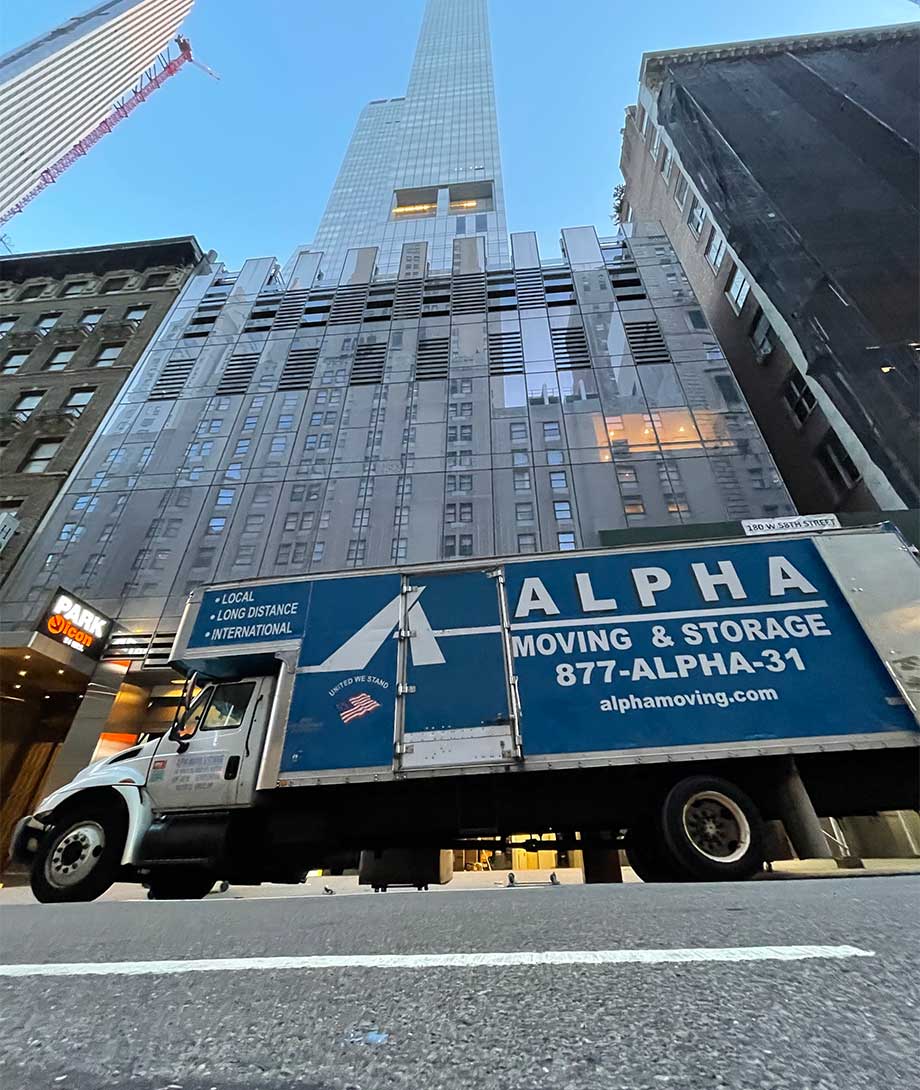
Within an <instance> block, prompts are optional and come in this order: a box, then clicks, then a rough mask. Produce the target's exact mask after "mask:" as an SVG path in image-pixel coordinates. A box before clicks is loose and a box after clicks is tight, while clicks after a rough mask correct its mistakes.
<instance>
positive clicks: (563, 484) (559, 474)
mask: <svg viewBox="0 0 920 1090" xmlns="http://www.w3.org/2000/svg"><path fill="white" fill-rule="evenodd" d="M549 486H550V488H552V490H553V491H554V492H565V491H566V489H567V488H568V487H569V481H568V478H567V477H566V475H565V471H564V470H558V469H557V470H554V471H553V472H552V473H550V475H549Z"/></svg>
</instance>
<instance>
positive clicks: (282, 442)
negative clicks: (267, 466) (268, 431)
mask: <svg viewBox="0 0 920 1090" xmlns="http://www.w3.org/2000/svg"><path fill="white" fill-rule="evenodd" d="M286 449H287V436H286V435H273V436H272V442H271V448H270V449H269V453H270V454H284V452H285V450H286Z"/></svg>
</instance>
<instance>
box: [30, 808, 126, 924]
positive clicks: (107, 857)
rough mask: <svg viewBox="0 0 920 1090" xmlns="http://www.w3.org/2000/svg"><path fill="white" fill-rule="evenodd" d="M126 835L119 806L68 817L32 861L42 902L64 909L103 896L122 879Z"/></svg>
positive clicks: (70, 810) (35, 889)
mask: <svg viewBox="0 0 920 1090" xmlns="http://www.w3.org/2000/svg"><path fill="white" fill-rule="evenodd" d="M126 833H127V821H126V817H125V813H124V810H123V809H122V808H120V807H119V806H118V804H117V803H113V804H111V805H106V804H105V803H104V802H99V801H92V802H86V803H82V804H79V803H78V804H76V805H74V806H72V807H69V808H68V809H67V810H65V811H64V812H62V813H61V815H60V817H59V818H55V823H54V825H53V827H52V828H51V830H50V831H49V832H48V833H46V834H45V836H44V838H43V840H42V842H41V844H40V845H39V848H38V851H37V852H36V853H35V857H34V859H33V861H32V874H31V886H32V892H33V893H34V894H35V898H36V900H38V901H41V902H42V904H62V903H67V902H76V901H95V899H96V898H97V897H100V896H102V894H103V893H105V891H106V890H107V889H108V888H109V886H110V885H111V884H112V883H113V882H114V881H115V879H116V877H117V876H118V871H119V869H120V867H121V856H122V852H123V851H124V846H125V836H126Z"/></svg>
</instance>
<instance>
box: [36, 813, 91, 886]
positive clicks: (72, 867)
mask: <svg viewBox="0 0 920 1090" xmlns="http://www.w3.org/2000/svg"><path fill="white" fill-rule="evenodd" d="M104 848H105V830H104V829H103V828H102V826H101V825H99V824H98V822H95V821H81V822H80V823H79V824H77V825H72V826H71V827H70V828H69V829H68V830H67V831H66V832H65V833H64V835H63V836H62V837H61V838H60V839H59V840H58V842H57V843H56V844H55V846H54V849H53V850H52V851H51V853H50V854H49V856H48V858H47V859H46V860H45V877H46V878H47V879H48V881H49V882H50V884H51V885H53V886H57V887H58V888H63V887H66V886H74V885H76V884H77V882H81V881H82V880H83V879H84V878H86V876H87V875H88V874H89V873H90V872H91V871H92V870H93V868H94V867H95V866H96V863H97V862H98V861H99V858H100V856H101V855H102V852H103V849H104Z"/></svg>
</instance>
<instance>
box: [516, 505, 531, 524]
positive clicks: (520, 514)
mask: <svg viewBox="0 0 920 1090" xmlns="http://www.w3.org/2000/svg"><path fill="white" fill-rule="evenodd" d="M514 518H515V521H516V522H533V504H532V503H516V504H515V505H514Z"/></svg>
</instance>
